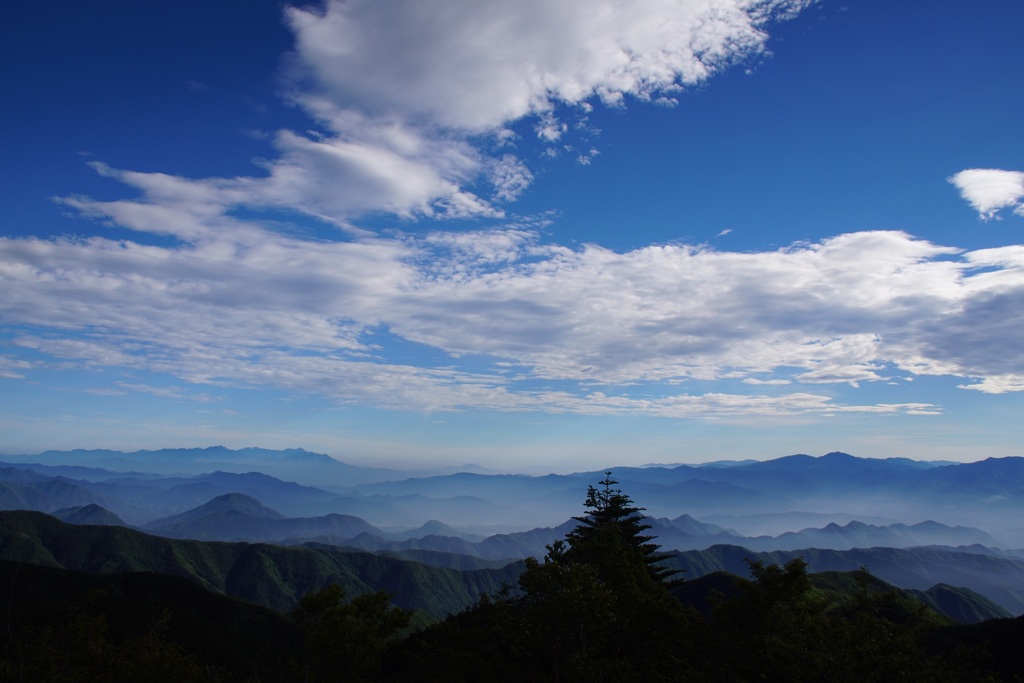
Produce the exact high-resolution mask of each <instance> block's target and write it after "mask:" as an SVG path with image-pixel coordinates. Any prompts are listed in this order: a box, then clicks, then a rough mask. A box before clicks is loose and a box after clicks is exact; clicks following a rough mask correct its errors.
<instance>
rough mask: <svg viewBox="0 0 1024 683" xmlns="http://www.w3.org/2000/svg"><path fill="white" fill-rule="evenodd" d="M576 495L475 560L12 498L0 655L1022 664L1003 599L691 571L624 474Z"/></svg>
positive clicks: (752, 672)
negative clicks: (494, 552)
mask: <svg viewBox="0 0 1024 683" xmlns="http://www.w3.org/2000/svg"><path fill="white" fill-rule="evenodd" d="M584 512H585V514H583V515H581V516H579V517H577V518H576V521H577V522H578V525H577V526H576V527H575V528H573V529H572V530H571V531H569V532H568V533H567V534H566V536H565V537H564V538H563V539H562V540H559V541H556V542H555V543H553V544H552V545H551V547H550V548H549V551H548V553H547V554H546V556H545V557H544V558H543V560H535V559H529V560H527V561H526V562H525V564H520V565H513V566H508V567H505V568H503V569H502V570H500V571H497V570H480V571H469V572H457V571H454V570H437V569H431V568H428V567H425V566H423V565H417V564H415V563H412V562H408V561H399V560H395V559H392V558H386V557H378V556H375V555H373V554H370V553H351V552H350V553H346V552H339V551H325V550H322V549H312V548H281V547H277V546H268V545H259V544H246V543H210V542H207V543H203V542H196V541H181V540H171V539H166V538H159V537H153V536H147V535H145V534H142V533H140V532H136V531H131V530H128V529H123V528H119V527H103V526H77V527H75V526H71V525H67V524H64V523H62V522H60V521H58V520H56V519H54V518H52V517H48V516H46V515H42V514H40V513H28V512H18V513H2V516H0V533H2V535H0V558H3V559H4V560H6V561H4V562H0V579H2V581H3V585H5V586H8V587H9V590H6V591H4V592H3V594H2V595H0V610H3V613H4V614H6V615H7V620H8V625H9V626H8V629H7V630H6V632H5V633H4V634H3V635H2V636H0V643H2V647H0V657H2V659H0V667H2V668H0V671H2V674H3V680H11V681H26V682H27V681H33V682H34V681H38V680H53V681H74V680H111V681H137V680H146V681H201V680H208V681H253V680H260V681H267V682H269V681H295V680H304V681H311V682H315V681H410V680H417V681H479V680H488V681H513V680H514V681H525V680H529V681H645V682H646V681H723V682H727V681H728V682H732V681H753V680H777V681H851V682H854V681H856V682H857V683H860V682H861V681H865V680H913V681H925V680H927V681H1000V680H1005V681H1012V680H1015V678H1014V676H1015V675H1017V674H1021V673H1024V669H1022V668H1021V665H1022V662H1021V660H1020V654H1019V648H1018V647H1017V644H1018V642H1019V638H1020V637H1021V636H1024V621H1022V620H1021V619H1008V618H999V619H992V618H991V617H993V616H999V615H1000V614H1001V613H1000V611H999V608H998V607H997V606H995V605H993V604H992V603H991V602H990V601H987V600H986V599H984V598H982V597H981V596H979V595H977V594H975V593H972V592H971V591H969V590H965V589H960V588H955V587H952V586H945V585H940V586H935V587H933V588H931V589H929V590H927V591H903V590H899V589H896V588H894V587H893V586H892V585H890V584H888V583H886V582H885V581H883V580H881V579H879V578H877V577H875V576H873V575H872V574H871V573H870V572H869V571H867V570H866V569H863V568H862V569H857V570H854V571H846V572H836V571H831V572H824V573H809V572H808V565H807V562H806V561H804V560H803V559H802V558H799V557H793V558H790V559H788V560H786V561H785V562H784V563H782V564H773V563H768V562H765V561H762V560H758V559H750V560H749V561H748V562H746V563H745V567H744V570H743V571H742V572H741V573H742V574H743V577H741V576H737V575H736V574H732V573H727V572H722V571H714V572H710V573H708V574H707V575H705V576H703V577H701V578H697V579H690V580H687V579H686V577H684V576H683V575H681V574H680V573H678V572H677V571H676V570H675V569H674V568H673V563H672V558H671V557H670V556H668V555H665V554H663V553H661V552H660V550H659V549H658V547H657V545H656V544H655V543H654V542H653V541H652V538H651V537H650V536H649V535H648V532H649V530H650V528H649V527H648V525H647V524H646V523H645V522H644V518H643V516H642V514H641V512H642V509H641V508H639V507H638V506H636V505H635V504H634V503H633V501H632V499H631V498H630V497H629V496H627V495H626V494H625V493H624V492H623V491H622V490H621V489H619V488H618V486H617V482H616V481H614V480H613V479H611V478H610V476H606V478H605V479H604V480H603V481H601V482H600V484H599V486H598V487H594V486H591V487H589V489H588V493H587V498H586V509H585V511H584ZM72 570H74V571H72ZM140 572H144V573H140ZM168 574H173V575H174V576H169V575H168ZM382 589H384V590H382ZM385 591H386V592H385ZM225 593H226V594H228V595H235V596H241V597H245V598H246V599H247V600H248V601H250V602H243V601H241V600H238V599H237V598H231V597H227V596H225V595H224V594H225ZM251 602H257V603H260V604H261V605H262V606H260V605H255V604H251ZM396 604H397V605H405V606H406V607H409V608H416V609H419V610H420V611H419V612H417V613H413V612H411V611H409V610H407V609H400V608H398V607H396V606H395V605H396ZM268 607H274V608H276V609H274V610H272V609H268ZM428 613H429V614H433V615H434V616H433V619H430V618H429V615H428ZM1002 614H1005V613H1002ZM954 616H955V617H956V618H957V619H960V620H962V621H964V622H971V621H978V620H979V619H987V620H986V621H983V622H981V623H976V624H973V625H965V624H957V623H956V621H955V620H954V618H951V617H954Z"/></svg>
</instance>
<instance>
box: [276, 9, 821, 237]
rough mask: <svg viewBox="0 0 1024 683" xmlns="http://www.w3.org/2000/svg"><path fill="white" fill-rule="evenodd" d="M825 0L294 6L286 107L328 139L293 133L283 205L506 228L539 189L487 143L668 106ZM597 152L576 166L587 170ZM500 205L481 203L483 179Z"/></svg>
mask: <svg viewBox="0 0 1024 683" xmlns="http://www.w3.org/2000/svg"><path fill="white" fill-rule="evenodd" d="M812 1H813V0H657V1H656V2H653V3H648V4H646V5H645V7H644V11H642V12H638V11H636V7H635V6H633V5H632V4H630V3H627V2H622V0H588V1H587V2H584V1H583V0H497V1H495V2H486V3H481V2H474V1H472V0H344V1H342V0H327V2H325V3H324V4H323V5H318V6H315V7H289V8H288V9H286V11H285V17H286V21H287V23H288V25H289V27H290V28H291V30H292V31H293V32H294V34H295V49H294V52H293V54H292V57H291V65H292V68H291V70H290V74H291V80H290V83H291V88H290V97H291V99H292V100H293V101H294V102H296V103H298V104H299V105H300V106H302V107H304V108H305V109H306V110H307V111H308V112H309V113H310V114H312V115H313V116H314V117H315V118H316V119H317V120H318V121H319V122H321V123H322V124H323V125H325V126H326V127H327V129H328V131H329V132H328V133H327V134H326V135H325V136H324V137H323V138H322V139H314V138H313V137H305V136H301V135H298V134H294V133H287V134H286V133H282V134H281V135H280V136H279V147H281V148H282V154H283V158H282V159H281V160H280V161H279V162H277V163H273V164H271V171H272V173H273V174H274V176H275V180H276V181H277V182H276V183H275V184H274V185H275V187H276V188H277V189H278V191H279V196H280V197H288V198H290V199H291V200H292V201H293V203H294V205H295V206H300V205H301V204H300V200H302V199H308V197H303V196H302V194H303V193H302V192H299V191H298V190H297V189H296V188H297V187H298V186H299V185H300V184H301V186H302V187H317V183H318V182H319V184H320V190H321V191H320V192H317V193H315V196H314V197H313V200H314V201H316V203H317V204H318V205H319V206H321V207H322V208H323V209H324V210H325V211H327V212H328V213H327V215H329V216H331V217H333V218H334V219H335V220H341V221H344V220H349V219H351V218H352V217H354V216H358V215H361V214H363V213H368V212H374V211H383V212H391V213H396V214H398V215H402V216H410V215H413V216H414V215H419V214H423V215H430V216H434V215H439V216H455V217H465V216H472V215H484V216H496V215H500V210H498V209H496V208H495V207H494V206H493V202H494V201H497V202H503V201H511V200H512V199H515V197H516V196H518V195H519V194H520V193H521V192H522V190H523V189H524V188H525V186H527V185H528V184H529V183H530V181H531V180H532V173H531V172H530V171H529V170H528V169H527V168H526V167H525V166H524V165H523V164H522V162H521V161H519V160H515V165H514V166H510V165H509V158H508V157H507V156H506V157H502V158H499V159H495V158H489V156H488V153H487V152H486V151H484V150H485V149H486V145H484V144H483V142H482V140H484V139H489V140H491V141H493V142H496V143H498V144H499V146H500V145H501V144H504V143H507V142H508V140H509V137H508V135H509V129H508V124H511V123H514V122H516V121H519V120H521V119H523V118H524V117H531V116H532V117H535V118H536V120H535V125H534V129H535V131H536V133H537V136H538V137H539V138H540V139H541V140H542V141H544V142H546V143H552V142H555V141H557V140H559V139H561V138H562V137H563V136H564V135H565V134H566V132H567V131H568V130H569V126H568V125H567V123H566V122H564V121H562V120H560V118H559V117H558V115H557V111H558V109H559V108H560V107H565V106H569V107H575V108H577V109H578V110H580V111H581V112H586V111H588V110H589V109H590V108H591V106H592V105H590V104H589V102H588V100H591V99H595V98H596V99H600V100H601V101H603V102H604V103H606V104H608V105H612V106H619V105H621V104H622V103H623V102H624V101H625V98H626V97H627V96H631V97H634V98H636V99H639V100H645V101H654V102H663V101H668V100H670V99H671V97H670V96H671V95H673V94H675V93H677V92H678V91H679V90H680V89H681V87H682V86H687V85H693V84H696V83H700V82H702V81H704V80H706V79H708V78H710V77H711V76H713V75H714V74H715V73H717V72H718V71H720V70H721V69H723V68H725V67H727V66H729V65H731V64H733V63H735V62H737V61H740V60H743V59H745V58H748V57H750V56H751V55H753V54H757V53H760V52H763V51H764V49H765V42H766V40H767V34H766V32H765V28H766V26H767V25H768V24H769V23H770V22H771V21H773V20H777V19H783V18H786V17H788V16H791V15H792V14H793V13H795V12H797V11H798V10H800V9H801V8H803V7H804V6H806V5H808V4H810V3H811V2H812ZM592 157H593V154H592V153H591V154H589V155H584V156H582V157H579V158H580V159H581V160H587V161H589V160H590V159H591V158H592ZM481 180H482V181H485V182H486V181H489V182H491V183H492V184H493V188H494V193H493V196H490V197H485V196H479V195H480V194H481V192H480V190H479V189H475V188H476V186H477V185H478V184H479V182H480V181H481Z"/></svg>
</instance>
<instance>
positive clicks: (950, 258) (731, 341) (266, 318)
mask: <svg viewBox="0 0 1024 683" xmlns="http://www.w3.org/2000/svg"><path fill="white" fill-rule="evenodd" d="M303 144H305V143H303ZM509 163H510V165H511V166H512V167H514V163H515V162H514V161H510V162H509ZM99 170H100V171H101V172H103V173H106V174H108V175H111V176H112V177H115V178H118V179H120V180H121V181H123V182H125V183H127V184H129V185H130V186H132V187H135V188H137V189H139V190H140V191H141V196H140V197H139V198H137V199H134V200H120V201H114V202H99V201H94V200H90V199H87V198H77V199H70V200H66V201H67V203H68V204H69V205H72V206H74V207H77V208H78V209H80V210H81V211H83V212H85V213H87V214H88V215H91V216H95V217H97V218H98V219H100V220H106V221H111V222H114V223H117V224H118V225H120V226H123V227H125V228H128V229H131V230H135V231H139V232H148V233H158V234H162V235H172V236H175V237H177V238H178V240H179V241H177V242H175V243H173V244H170V245H164V246H155V245H144V244H138V243H134V242H130V241H113V240H108V239H103V238H99V237H95V238H91V239H87V240H70V239H65V240H51V241H43V240H38V239H15V238H8V239H2V240H0V288H2V290H3V291H4V297H2V299H0V318H2V319H3V320H4V321H5V322H6V323H7V324H8V325H11V326H16V327H14V328H12V329H14V330H16V339H15V343H14V347H13V348H14V356H15V357H14V359H13V362H11V361H8V362H7V363H6V364H5V368H6V374H7V375H8V376H11V375H14V376H15V379H16V378H17V377H16V376H18V375H21V376H25V377H27V378H31V375H32V373H33V372H34V370H35V368H36V367H37V366H36V365H34V364H35V363H39V362H43V361H40V360H39V359H40V358H42V359H46V360H45V362H46V364H47V365H46V367H49V368H51V369H59V368H60V367H80V368H127V369H131V370H136V371H151V372H156V373H160V374H162V375H165V376H170V377H174V378H178V379H180V380H182V381H187V382H190V383H193V384H200V385H213V386H219V385H226V386H253V387H257V386H272V387H277V388H280V389H284V390H287V391H294V392H304V393H313V394H318V395H323V396H327V397H330V398H333V399H335V400H338V401H342V402H350V401H351V402H360V403H365V404H368V405H377V406H384V407H395V408H403V407H404V408H423V409H444V410H451V409H457V408H462V407H477V408H485V409H495V410H548V411H580V412H593V411H607V412H616V411H618V412H645V413H649V414H656V415H679V416H682V415H721V414H726V413H728V414H772V413H773V411H776V412H779V413H780V414H782V413H784V414H804V413H814V412H818V413H823V414H824V413H828V412H842V411H846V410H855V409H856V410H861V411H876V410H889V411H910V410H913V411H918V412H921V411H923V412H934V407H933V406H922V405H913V406H911V405H910V404H901V405H900V406H888V407H880V406H873V407H872V406H860V407H857V406H848V405H847V406H844V405H842V404H839V403H837V402H835V401H833V400H831V399H830V398H828V397H826V396H822V395H818V394H803V393H799V392H798V393H791V394H787V395H784V396H777V395H776V396H749V395H747V394H746V393H745V392H740V393H737V394H735V395H731V394H714V395H711V394H706V395H690V394H673V390H666V389H665V387H666V386H674V387H685V386H686V383H687V382H688V381H691V380H725V381H736V382H737V383H738V386H739V383H742V382H746V384H747V386H756V385H758V384H770V385H778V386H783V383H786V382H789V383H793V384H803V385H811V384H813V385H815V386H822V385H836V384H848V385H853V386H856V385H857V384H858V383H862V382H875V381H888V380H890V379H896V378H906V377H911V376H915V375H948V376H956V377H961V378H969V382H970V383H969V384H964V385H963V386H964V387H965V388H969V389H974V390H980V391H987V392H1002V391H1016V390H1020V388H1021V386H1022V384H1021V382H1020V379H1019V378H1020V376H1021V375H1022V374H1024V349H1021V348H1020V347H1019V346H1020V345H1019V344H1017V343H1016V341H1017V340H1019V339H1021V338H1022V337H1024V314H1022V311H1024V246H1020V245H1017V246H1009V247H1003V248H997V249H985V250H978V251H974V252H967V253H961V252H960V250H958V249H955V248H951V247H945V246H941V245H936V244H933V243H931V242H928V241H925V240H920V239H915V238H913V237H911V236H909V235H907V234H904V233H900V232H862V233H851V234H844V235H838V236H836V237H833V238H830V239H826V240H822V241H820V242H815V243H801V244H796V245H793V246H791V247H788V248H784V249H779V250H775V251H766V252H743V253H740V252H729V251H718V250H715V249H712V248H710V247H707V246H703V247H698V246H689V245H661V246H649V247H644V248H641V249H636V250H633V251H628V252H625V253H618V252H614V251H610V250H608V249H604V248H602V247H600V246H598V245H586V246H583V247H581V248H578V249H570V248H568V247H565V246H561V245H558V244H552V243H546V242H544V240H543V239H542V237H541V232H540V231H539V227H540V226H529V225H514V224H512V225H508V226H506V227H504V228H501V229H487V230H474V231H469V232H452V231H435V232H431V233H427V234H421V235H400V234H399V235H394V236H392V237H378V236H375V235H371V234H353V236H352V237H351V238H350V239H349V241H344V242H327V241H315V240H307V239H302V238H300V237H294V236H288V235H285V234H280V233H275V232H271V231H268V230H266V229H263V228H261V227H260V226H259V225H257V224H255V223H246V222H243V221H242V220H240V219H238V218H236V217H233V215H232V211H233V209H234V208H235V207H236V206H239V205H247V204H248V203H252V202H258V201H263V202H264V204H266V205H270V206H284V205H285V204H286V202H284V201H283V200H281V199H280V194H275V193H274V192H273V191H271V190H273V189H275V188H277V187H279V186H276V185H274V183H275V182H276V181H274V180H267V181H265V182H266V183H267V184H264V185H260V186H259V187H260V190H261V192H262V193H263V198H262V199H260V194H259V193H258V192H256V190H254V189H253V183H254V182H255V181H252V180H251V179H233V180H200V181H192V180H187V179H182V178H176V177H173V176H168V175H163V174H141V173H130V172H119V171H114V170H112V169H109V168H106V167H99ZM268 188H270V189H268ZM308 196H310V197H315V196H316V194H315V193H314V194H310V195H308ZM541 225H542V224H541ZM395 344H398V345H399V346H400V347H401V345H409V344H412V345H413V347H414V348H418V349H424V350H427V351H428V353H427V355H433V358H434V359H433V360H431V361H429V362H427V361H423V360H421V359H420V358H421V357H422V354H420V355H419V356H417V355H416V354H413V355H412V356H409V355H408V354H407V353H406V352H404V351H403V352H396V351H394V350H392V348H391V347H392V346H393V345H395ZM403 354H405V355H403ZM30 359H31V363H29V361H30ZM556 387H557V389H556ZM631 387H641V388H644V391H645V393H653V394H654V395H655V397H654V398H640V397H637V396H631V395H629V394H628V393H625V392H628V391H631ZM655 387H656V388H655ZM598 388H600V389H601V391H600V392H599V391H596V389H598Z"/></svg>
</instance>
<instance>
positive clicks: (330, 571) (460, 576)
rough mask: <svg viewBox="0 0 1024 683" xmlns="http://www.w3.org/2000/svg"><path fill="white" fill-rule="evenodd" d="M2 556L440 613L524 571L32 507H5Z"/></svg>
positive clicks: (270, 601)
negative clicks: (154, 527) (109, 521)
mask: <svg viewBox="0 0 1024 683" xmlns="http://www.w3.org/2000/svg"><path fill="white" fill-rule="evenodd" d="M0 560H10V561H15V562H25V563H29V564H36V565H43V566H49V567H59V568H64V569H70V570H74V571H80V572H85V573H89V574H121V573H127V572H156V573H160V574H167V575H171V576H178V577H183V578H187V579H189V580H191V581H193V582H194V583H197V584H198V585H200V586H202V587H203V588H206V589H208V590H212V591H215V592H219V593H224V594H226V595H230V596H233V597H237V598H242V599H244V600H248V601H250V602H255V603H257V604H259V605H263V606H266V607H271V608H273V609H277V610H281V611H289V610H291V609H293V608H294V607H295V605H296V604H297V601H298V599H299V598H300V597H302V596H303V595H306V594H307V593H309V592H312V591H319V590H322V589H323V588H325V587H326V586H328V585H330V584H338V585H340V586H341V587H342V588H343V589H344V590H345V591H346V593H347V594H349V595H360V594H363V593H368V592H375V591H379V590H384V591H387V592H389V593H392V594H394V603H395V604H396V605H398V606H399V607H403V608H405V609H412V610H417V609H419V610H424V611H426V612H428V613H430V614H432V615H434V616H435V617H438V618H440V617H444V616H445V615H447V614H449V613H452V612H458V611H460V610H462V609H464V608H466V607H467V606H469V605H472V604H474V603H475V602H476V600H477V598H478V597H479V596H480V595H481V594H482V593H485V592H486V593H496V592H498V591H499V590H500V589H501V587H502V585H504V584H509V585H514V584H515V581H516V579H517V577H518V575H519V572H520V571H521V566H520V565H511V566H508V567H504V568H499V569H480V570H474V571H464V572H463V571H457V570H454V569H443V568H439V567H429V566H426V565H422V564H418V563H415V562H410V561H407V560H400V559H397V558H393V557H385V556H378V555H373V554H371V553H364V552H346V551H338V550H333V551H332V550H322V549H310V548H298V547H291V548H286V547H280V546H274V545H264V544H250V543H223V542H202V541H186V540H174V539H167V538H161V537H157V536H149V535H147V534H144V533H142V532H139V531H134V530H131V529H125V528H121V527H105V526H72V525H69V524H65V523H63V522H61V521H59V520H57V519H56V518H54V517H50V516H48V515H45V514H42V513H38V512H27V511H14V512H10V511H8V512H0Z"/></svg>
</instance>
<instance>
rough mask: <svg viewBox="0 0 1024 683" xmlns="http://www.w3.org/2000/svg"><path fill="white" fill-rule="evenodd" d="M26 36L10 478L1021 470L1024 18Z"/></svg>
mask: <svg viewBox="0 0 1024 683" xmlns="http://www.w3.org/2000/svg"><path fill="white" fill-rule="evenodd" d="M151 5H152V3H142V4H140V3H137V2H127V1H120V0H114V1H109V2H104V3H102V5H101V7H102V9H97V7H98V6H96V5H91V6H90V5H87V4H83V3H79V2H71V1H70V0H61V1H58V2H54V3H45V4H42V3H21V4H20V5H19V6H18V7H17V8H16V9H14V10H12V11H11V12H10V13H9V14H10V15H12V16H11V17H9V20H8V21H5V22H4V24H3V26H2V27H0V62H2V64H3V65H4V69H3V74H4V75H3V80H4V91H5V96H4V98H3V99H4V102H3V104H0V112H2V120H3V121H4V123H5V125H4V126H3V130H2V132H0V163H2V168H3V169H4V183H3V186H4V193H3V198H4V201H3V205H2V206H3V210H2V212H0V232H2V237H3V239H2V241H0V287H2V291H3V292H4V296H3V297H0V434H2V436H0V452H6V453H29V452H37V451H41V450H45V449H50V448H61V449H66V448H76V447H85V448H116V449H122V450H134V449H139V448H161V447H182V446H204V445H210V444H214V443H218V444H224V445H227V446H232V447H241V446H250V445H257V446H264V447H270V448H274V447H296V446H300V447H304V448H307V449H310V450H316V451H321V452H326V453H329V454H331V455H334V456H336V457H339V458H341V459H343V460H347V461H350V462H355V463H365V464H371V463H372V464H381V465H395V466H401V465H436V464H460V463H467V462H474V463H478V464H481V465H486V466H491V467H495V468H499V469H509V470H516V469H519V468H539V469H549V470H572V469H583V468H590V467H602V466H606V465H611V464H642V463H648V462H699V461H706V460H715V459H723V458H768V457H777V456H781V455H786V454H791V453H796V452H805V453H811V454H821V453H824V452H827V451H830V450H843V451H847V452H850V453H853V454H855V455H862V456H872V457H887V456H907V457H914V458H920V459H945V460H976V459H980V458H984V457H989V456H1005V455H1024V446H1022V445H1021V444H1022V443H1024V438H1022V437H1024V428H1022V426H1021V421H1020V420H1019V416H1020V415H1021V413H1022V408H1024V405H1022V393H1021V392H1022V391H1024V344H1022V343H1021V341H1022V339H1024V313H1022V312H1024V246H1022V245H1024V241H1022V230H1024V135H1022V130H1021V121H1022V120H1024V116H1022V113H1024V88H1021V87H1020V86H1021V74H1022V73H1024V50H1021V49H1020V42H1019V27H1020V26H1021V25H1024V5H1022V4H1021V3H1020V2H1017V1H1016V0H980V1H979V2H975V3H970V4H969V5H968V4H967V3H962V2H947V1H945V0H939V1H928V2H925V1H924V0H904V1H901V2H896V3H894V2H891V1H889V0H885V1H883V0H850V1H847V2H834V1H831V0H821V1H819V2H805V1H802V0H659V1H658V2H650V3H645V4H643V5H642V7H643V9H642V10H639V9H638V7H639V6H638V5H637V4H636V3H622V2H612V1H611V0H601V1H595V0H587V2H582V1H580V2H576V1H575V0H529V1H524V0H515V1H513V0H508V1H506V0H495V1H494V2H489V3H477V2H471V1H469V0H375V1H373V2H371V1H370V0H348V1H347V2H326V3H324V4H313V5H304V6H290V5H286V4H285V5H283V4H280V3H278V2H276V1H275V2H269V1H258V2H255V1H246V2H241V1H234V0H232V1H228V0H225V1H224V2H219V3H199V2H194V1H191V0H184V1H181V2H176V3H168V4H166V6H163V7H156V6H151Z"/></svg>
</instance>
